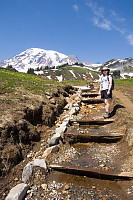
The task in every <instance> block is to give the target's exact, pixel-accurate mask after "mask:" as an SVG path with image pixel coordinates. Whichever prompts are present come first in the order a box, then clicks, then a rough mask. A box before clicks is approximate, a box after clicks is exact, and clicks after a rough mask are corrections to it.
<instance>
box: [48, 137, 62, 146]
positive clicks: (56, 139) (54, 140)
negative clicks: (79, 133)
mask: <svg viewBox="0 0 133 200" xmlns="http://www.w3.org/2000/svg"><path fill="white" fill-rule="evenodd" d="M60 140H61V137H54V138H51V139H49V140H48V141H47V145H46V147H51V146H54V145H57V144H59V141H60Z"/></svg>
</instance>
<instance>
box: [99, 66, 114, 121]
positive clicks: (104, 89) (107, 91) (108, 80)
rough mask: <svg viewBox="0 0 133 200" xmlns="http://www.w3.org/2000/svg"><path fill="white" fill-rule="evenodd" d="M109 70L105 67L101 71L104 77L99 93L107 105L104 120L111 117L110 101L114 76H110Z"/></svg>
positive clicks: (102, 77)
mask: <svg viewBox="0 0 133 200" xmlns="http://www.w3.org/2000/svg"><path fill="white" fill-rule="evenodd" d="M109 71H110V70H109V69H108V68H107V67H103V69H102V70H101V72H102V75H101V77H100V81H101V85H100V90H99V93H100V94H101V99H104V103H105V110H106V114H105V115H104V118H105V119H106V118H109V117H110V103H109V99H110V98H111V99H112V89H111V87H112V76H111V75H109Z"/></svg>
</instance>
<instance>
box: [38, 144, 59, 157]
mask: <svg viewBox="0 0 133 200" xmlns="http://www.w3.org/2000/svg"><path fill="white" fill-rule="evenodd" d="M58 150H59V147H58V146H52V147H49V148H47V149H46V150H45V151H44V153H43V155H42V157H41V158H42V159H45V158H46V157H47V156H48V155H49V154H50V153H55V152H57V151H58Z"/></svg>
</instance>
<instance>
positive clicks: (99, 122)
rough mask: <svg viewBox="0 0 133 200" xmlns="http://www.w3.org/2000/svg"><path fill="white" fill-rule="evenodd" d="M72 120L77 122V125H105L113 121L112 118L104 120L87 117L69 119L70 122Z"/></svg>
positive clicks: (71, 122)
mask: <svg viewBox="0 0 133 200" xmlns="http://www.w3.org/2000/svg"><path fill="white" fill-rule="evenodd" d="M74 122H76V123H78V124H79V125H105V124H110V123H112V122H114V119H105V120H89V119H77V120H70V124H73V123H74Z"/></svg>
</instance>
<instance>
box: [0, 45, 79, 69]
mask: <svg viewBox="0 0 133 200" xmlns="http://www.w3.org/2000/svg"><path fill="white" fill-rule="evenodd" d="M76 62H79V60H78V58H77V57H76V56H71V55H70V56H67V55H65V54H62V53H59V52H57V51H52V50H44V49H39V48H30V49H27V50H26V51H23V52H22V53H20V54H18V55H16V56H14V57H12V58H10V59H8V60H4V61H3V62H1V63H0V67H4V68H5V67H7V66H8V65H12V67H13V68H15V69H16V70H17V71H18V72H27V71H28V69H29V68H32V69H34V70H36V69H37V68H39V69H40V68H42V69H44V68H45V67H46V66H48V67H49V68H52V67H53V66H55V67H57V66H60V65H63V64H66V63H68V64H70V65H71V64H75V63H76Z"/></svg>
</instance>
